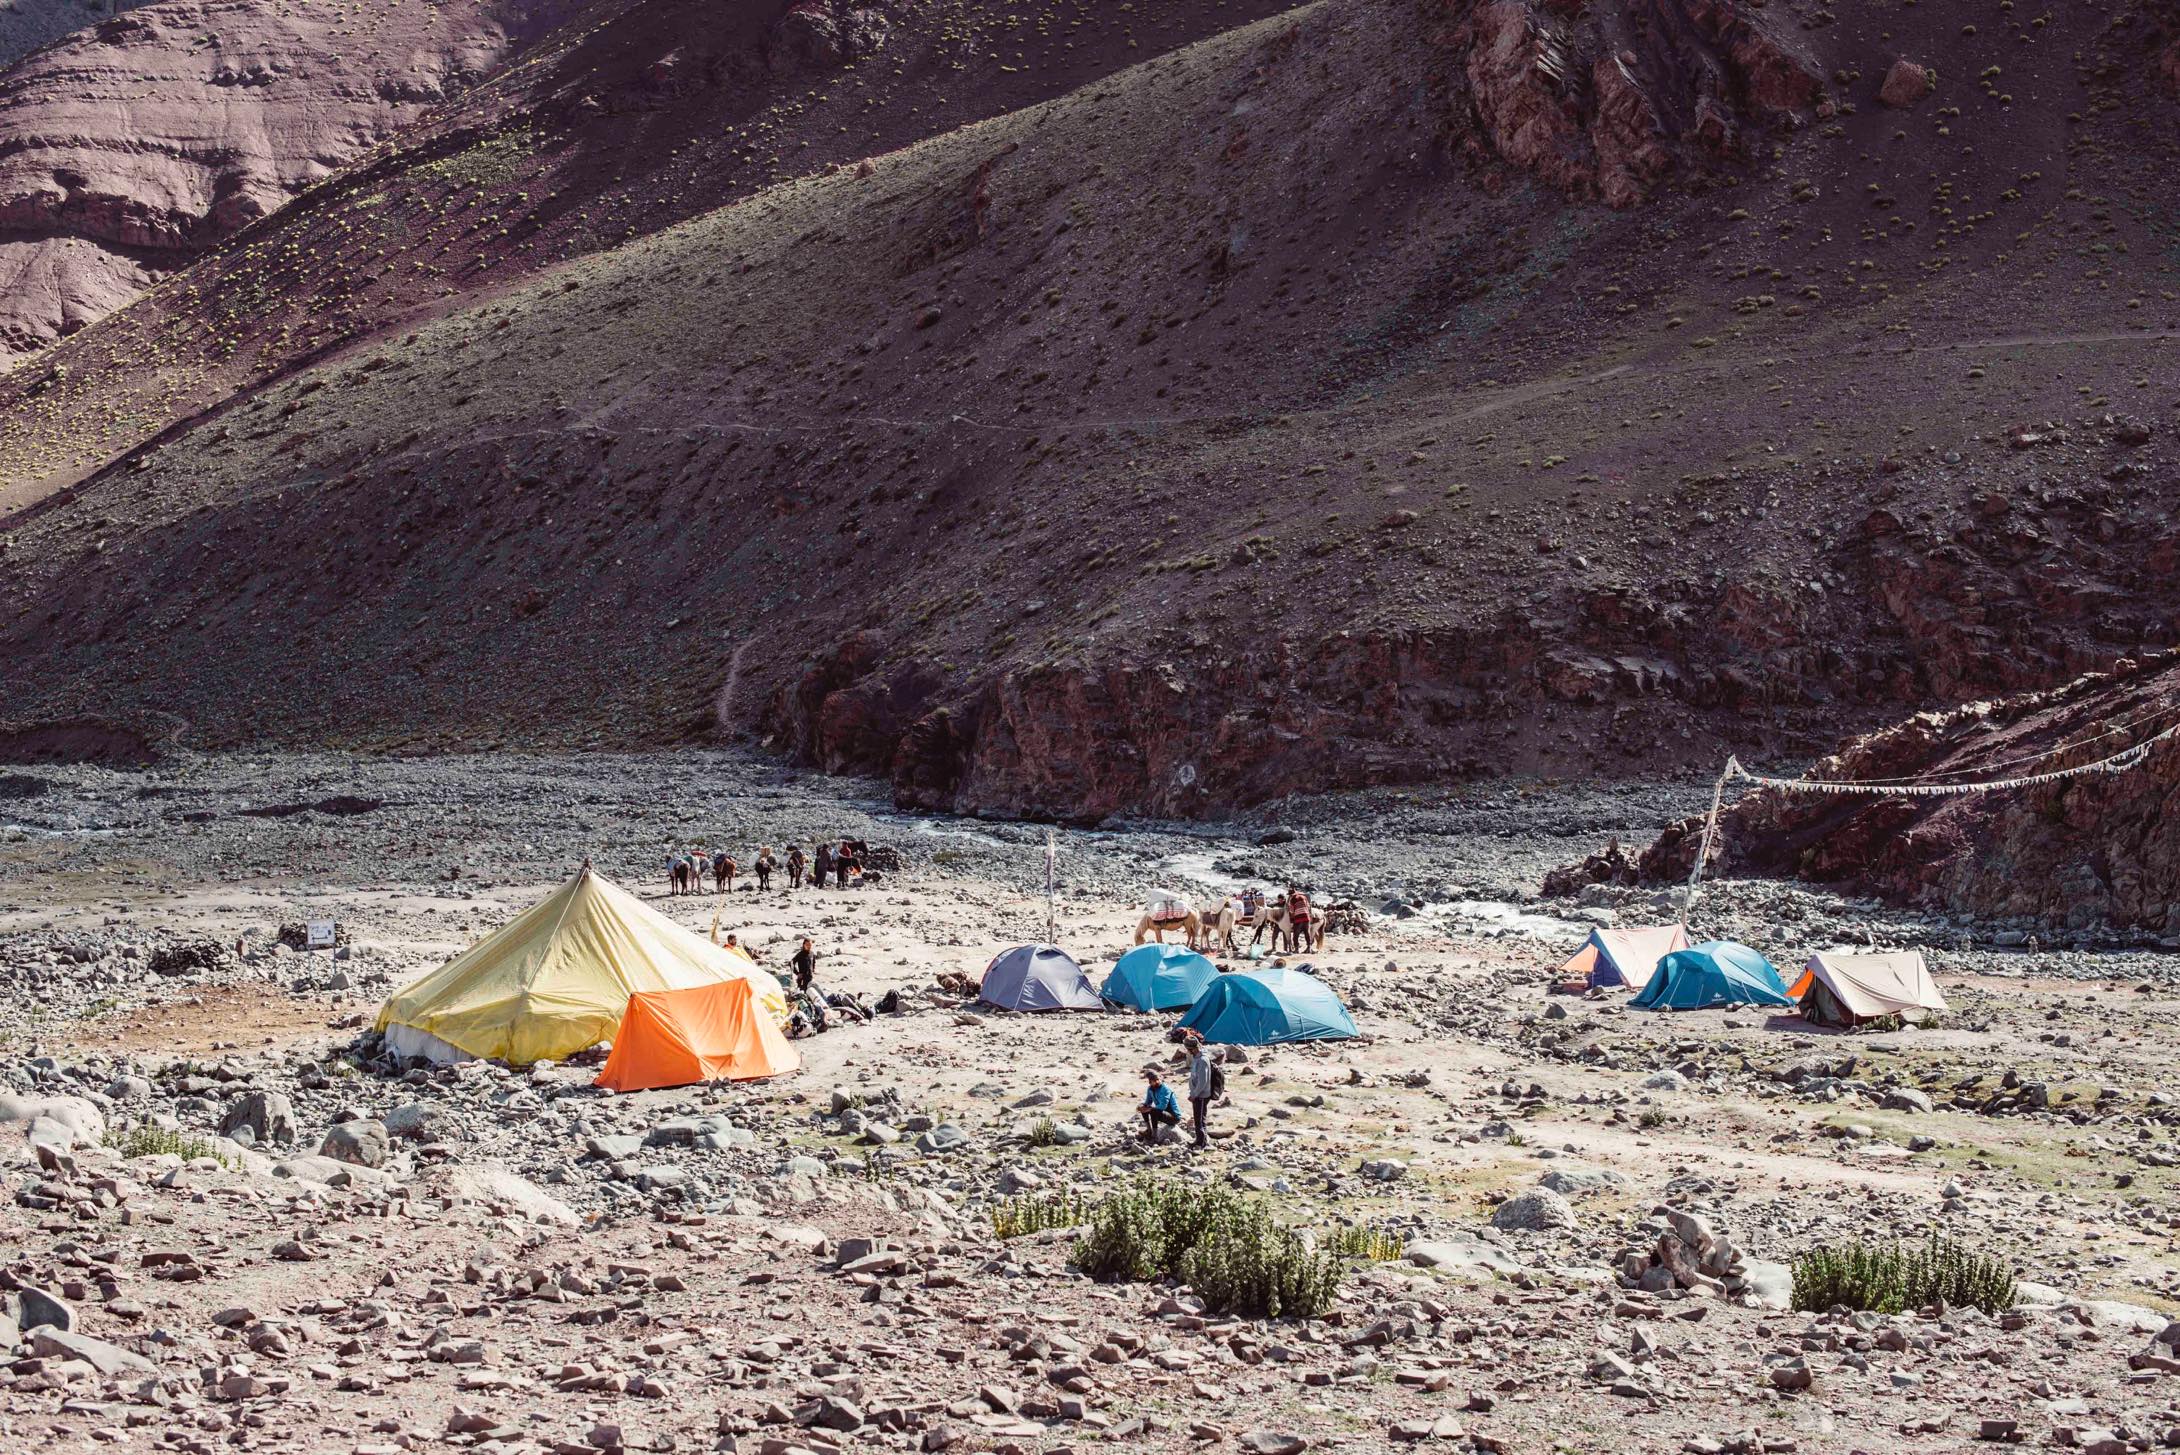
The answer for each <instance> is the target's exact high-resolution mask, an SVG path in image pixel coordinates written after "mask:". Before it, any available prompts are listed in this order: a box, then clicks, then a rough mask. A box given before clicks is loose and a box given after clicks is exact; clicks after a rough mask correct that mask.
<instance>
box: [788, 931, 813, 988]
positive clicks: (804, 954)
mask: <svg viewBox="0 0 2180 1455" xmlns="http://www.w3.org/2000/svg"><path fill="white" fill-rule="evenodd" d="M817 962H818V957H817V947H816V946H815V945H813V944H811V943H810V937H809V936H808V935H804V936H803V937H802V948H801V949H799V950H797V951H795V958H794V959H792V960H790V961H788V962H787V963H788V964H789V965H790V966H792V967H793V968H794V971H795V990H796V992H797V993H798V994H803V995H807V994H808V993H809V991H810V982H811V981H813V980H815V979H817Z"/></svg>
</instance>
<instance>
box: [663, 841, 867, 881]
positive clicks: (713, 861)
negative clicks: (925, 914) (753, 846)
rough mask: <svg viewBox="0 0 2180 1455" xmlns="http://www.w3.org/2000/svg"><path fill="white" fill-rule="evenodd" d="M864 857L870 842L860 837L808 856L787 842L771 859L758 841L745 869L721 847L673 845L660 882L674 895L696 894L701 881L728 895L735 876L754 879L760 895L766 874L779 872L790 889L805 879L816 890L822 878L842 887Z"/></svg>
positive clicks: (858, 874) (858, 872)
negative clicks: (745, 870)
mask: <svg viewBox="0 0 2180 1455" xmlns="http://www.w3.org/2000/svg"><path fill="white" fill-rule="evenodd" d="M869 858H870V845H868V844H866V843H865V842H863V840H861V839H841V840H840V841H839V842H837V843H834V842H830V841H828V842H825V843H821V844H819V845H818V846H817V849H816V852H815V853H812V854H808V855H806V854H804V853H803V851H802V845H800V844H790V845H788V846H787V853H786V854H785V855H784V856H782V857H780V858H774V857H773V854H772V850H771V849H770V848H769V847H765V846H762V845H760V846H759V847H758V849H757V856H756V857H755V858H753V859H751V860H750V861H749V864H748V866H747V872H746V873H745V872H744V866H743V865H741V864H740V863H738V862H736V860H735V858H734V856H733V855H732V854H729V853H726V852H725V851H723V850H714V849H703V848H692V849H687V850H682V849H676V850H674V851H672V852H671V853H669V854H668V855H667V858H666V883H667V885H668V888H669V889H670V890H671V892H672V893H674V894H702V893H704V892H705V885H706V884H707V883H709V884H710V885H711V886H712V892H713V893H716V894H732V893H733V892H734V879H735V876H736V875H738V874H740V875H742V876H743V877H744V878H745V879H754V880H755V881H756V882H757V892H758V893H760V894H763V893H767V892H769V891H770V890H771V888H772V876H773V875H774V874H778V873H782V872H784V873H785V874H786V877H787V887H788V888H789V889H791V890H794V889H800V888H802V886H803V881H804V880H805V879H806V878H807V879H808V880H809V882H810V884H811V886H812V887H814V888H817V889H823V888H824V887H825V881H826V880H827V879H828V878H831V879H832V880H833V881H834V884H835V885H836V887H838V888H841V889H846V888H847V887H848V884H849V882H850V880H851V879H854V880H860V879H861V878H862V877H863V875H864V873H865V869H866V862H867V861H868V859H869Z"/></svg>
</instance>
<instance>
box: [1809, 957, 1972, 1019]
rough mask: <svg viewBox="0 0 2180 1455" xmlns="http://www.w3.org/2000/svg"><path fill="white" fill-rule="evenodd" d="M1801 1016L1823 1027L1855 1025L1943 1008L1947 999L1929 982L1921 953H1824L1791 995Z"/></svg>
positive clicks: (1928, 969) (1814, 960) (1927, 968)
mask: <svg viewBox="0 0 2180 1455" xmlns="http://www.w3.org/2000/svg"><path fill="white" fill-rule="evenodd" d="M1788 993H1789V994H1791V995H1792V996H1793V997H1794V998H1795V999H1796V1000H1799V1001H1800V1002H1801V1003H1802V1014H1803V1015H1804V1016H1806V1017H1807V1018H1808V1019H1810V1020H1813V1021H1816V1022H1817V1023H1819V1024H1820V1025H1847V1026H1851V1025H1853V1024H1855V1023H1856V1022H1858V1021H1865V1020H1871V1019H1874V1018H1876V1017H1878V1016H1886V1015H1901V1014H1903V1013H1905V1012H1907V1011H1911V1010H1944V1009H1945V997H1944V996H1943V995H1941V994H1939V993H1938V986H1937V983H1936V982H1935V981H1933V980H1932V979H1931V978H1930V966H1929V965H1928V964H1926V963H1925V962H1924V960H1923V957H1922V955H1921V954H1920V953H1919V952H1917V951H1914V950H1906V951H1902V952H1900V953H1897V954H1891V955H1839V954H1833V953H1831V952H1829V951H1820V952H1819V953H1817V954H1814V955H1811V956H1810V957H1809V963H1808V964H1806V965H1804V966H1803V967H1802V976H1801V979H1799V980H1797V981H1795V982H1794V985H1793V988H1792V989H1791V990H1790V991H1789V992H1788Z"/></svg>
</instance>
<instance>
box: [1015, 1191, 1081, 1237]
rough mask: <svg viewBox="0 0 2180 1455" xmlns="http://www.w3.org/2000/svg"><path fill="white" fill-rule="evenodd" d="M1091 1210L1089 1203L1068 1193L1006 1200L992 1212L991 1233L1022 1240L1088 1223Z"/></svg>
mask: <svg viewBox="0 0 2180 1455" xmlns="http://www.w3.org/2000/svg"><path fill="white" fill-rule="evenodd" d="M1091 1211H1092V1209H1091V1205H1090V1203H1089V1202H1088V1201H1086V1200H1085V1199H1083V1198H1081V1197H1078V1196H1076V1195H1075V1194H1074V1193H1072V1192H1056V1193H1053V1194H1052V1195H1050V1196H1049V1197H1017V1198H1010V1199H1008V1200H1007V1201H1006V1202H1003V1203H1000V1204H999V1205H998V1206H997V1207H995V1208H993V1209H992V1233H993V1235H994V1236H996V1237H1000V1238H1022V1237H1027V1236H1028V1235H1029V1234H1031V1233H1042V1232H1045V1231H1048V1230H1049V1229H1052V1228H1079V1227H1081V1226H1082V1225H1083V1224H1084V1223H1086V1222H1089V1221H1090V1214H1091Z"/></svg>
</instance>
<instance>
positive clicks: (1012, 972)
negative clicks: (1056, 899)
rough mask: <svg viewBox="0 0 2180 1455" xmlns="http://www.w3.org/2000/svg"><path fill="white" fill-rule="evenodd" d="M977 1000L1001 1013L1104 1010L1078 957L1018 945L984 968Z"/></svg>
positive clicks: (1057, 950)
mask: <svg viewBox="0 0 2180 1455" xmlns="http://www.w3.org/2000/svg"><path fill="white" fill-rule="evenodd" d="M977 1000H978V1001H979V1002H981V1003H982V1004H985V1005H989V1006H995V1007H997V1008H998V1009H1000V1010H1102V1009H1104V1002H1103V1001H1101V1000H1099V999H1098V993H1097V991H1095V990H1093V989H1091V988H1090V977H1089V976H1087V975H1085V974H1083V973H1082V966H1080V965H1078V964H1076V963H1075V957H1074V956H1073V955H1070V954H1068V953H1067V951H1065V950H1063V949H1061V948H1060V947H1059V946H1057V945H1016V946H1015V947H1014V948H1013V949H1011V950H1001V951H1000V952H999V953H998V954H997V955H994V956H993V957H992V963H991V964H989V965H987V966H985V967H984V983H983V985H982V987H981V988H980V989H979V990H978V991H977Z"/></svg>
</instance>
